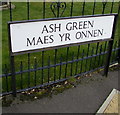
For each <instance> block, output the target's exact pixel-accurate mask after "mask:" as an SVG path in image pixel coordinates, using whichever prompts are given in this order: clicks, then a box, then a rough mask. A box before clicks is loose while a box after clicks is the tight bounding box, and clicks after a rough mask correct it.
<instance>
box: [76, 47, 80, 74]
mask: <svg viewBox="0 0 120 115" xmlns="http://www.w3.org/2000/svg"><path fill="white" fill-rule="evenodd" d="M79 52H80V45H79V46H78V52H77V59H78V58H79ZM77 70H78V61H77V62H76V69H75V75H76V74H77Z"/></svg>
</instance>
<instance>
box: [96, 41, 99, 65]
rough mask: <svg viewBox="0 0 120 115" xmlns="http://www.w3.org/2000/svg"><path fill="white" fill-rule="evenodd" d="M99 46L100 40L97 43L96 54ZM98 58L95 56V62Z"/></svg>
mask: <svg viewBox="0 0 120 115" xmlns="http://www.w3.org/2000/svg"><path fill="white" fill-rule="evenodd" d="M98 48H99V42H98V43H97V47H96V52H95V54H96V55H97V53H98ZM96 59H97V57H95V62H96ZM95 66H96V64H95Z"/></svg>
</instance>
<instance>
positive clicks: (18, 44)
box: [8, 14, 116, 54]
mask: <svg viewBox="0 0 120 115" xmlns="http://www.w3.org/2000/svg"><path fill="white" fill-rule="evenodd" d="M115 16H116V14H109V15H94V16H84V17H72V18H71V17H70V18H57V19H42V20H27V21H16V22H9V23H8V25H9V38H10V49H11V53H12V54H16V53H21V52H33V51H36V50H39V51H40V49H46V48H53V47H58V46H59V47H62V46H68V45H73V44H79V43H82V42H88V41H98V40H105V39H110V38H111V37H112V33H113V25H114V21H115Z"/></svg>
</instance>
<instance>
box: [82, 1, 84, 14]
mask: <svg viewBox="0 0 120 115" xmlns="http://www.w3.org/2000/svg"><path fill="white" fill-rule="evenodd" d="M84 10H85V0H84V2H83V7H82V16H84Z"/></svg>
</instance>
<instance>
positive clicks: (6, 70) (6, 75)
mask: <svg viewBox="0 0 120 115" xmlns="http://www.w3.org/2000/svg"><path fill="white" fill-rule="evenodd" d="M5 77H6V90H7V92H8V68H7V65H6V64H5Z"/></svg>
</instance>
